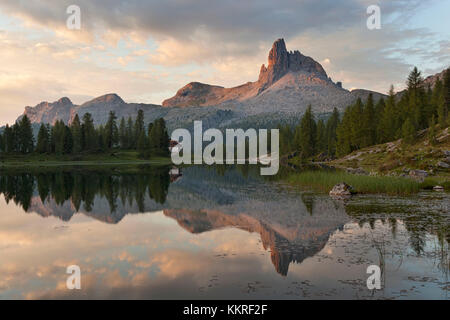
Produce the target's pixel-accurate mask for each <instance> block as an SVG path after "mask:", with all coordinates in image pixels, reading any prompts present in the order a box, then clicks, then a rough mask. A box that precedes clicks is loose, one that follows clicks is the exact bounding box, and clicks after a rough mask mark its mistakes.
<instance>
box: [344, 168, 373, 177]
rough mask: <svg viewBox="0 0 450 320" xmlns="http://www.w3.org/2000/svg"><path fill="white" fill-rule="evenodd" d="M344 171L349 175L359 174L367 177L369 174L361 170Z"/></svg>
mask: <svg viewBox="0 0 450 320" xmlns="http://www.w3.org/2000/svg"><path fill="white" fill-rule="evenodd" d="M346 171H347V172H348V173H351V174H361V175H365V176H367V175H368V174H369V173H368V172H367V171H366V170H364V169H363V168H347V169H346Z"/></svg>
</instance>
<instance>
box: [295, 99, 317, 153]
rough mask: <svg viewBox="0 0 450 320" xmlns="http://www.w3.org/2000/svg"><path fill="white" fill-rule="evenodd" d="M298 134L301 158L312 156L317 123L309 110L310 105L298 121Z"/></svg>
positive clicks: (314, 147)
mask: <svg viewBox="0 0 450 320" xmlns="http://www.w3.org/2000/svg"><path fill="white" fill-rule="evenodd" d="M299 134H300V136H299V144H300V151H301V154H302V158H303V159H306V158H309V157H311V156H313V155H314V154H315V150H316V137H317V125H316V122H315V120H314V115H313V113H312V111H311V106H309V107H308V108H307V109H306V112H305V114H304V115H303V117H302V119H301V121H300V131H299Z"/></svg>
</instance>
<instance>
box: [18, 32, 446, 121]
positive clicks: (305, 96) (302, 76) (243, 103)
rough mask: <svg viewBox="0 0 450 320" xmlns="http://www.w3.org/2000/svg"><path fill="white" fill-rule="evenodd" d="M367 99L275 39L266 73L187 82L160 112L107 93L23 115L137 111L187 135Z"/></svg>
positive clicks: (293, 117) (42, 117) (41, 117)
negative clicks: (232, 82) (231, 80)
mask: <svg viewBox="0 0 450 320" xmlns="http://www.w3.org/2000/svg"><path fill="white" fill-rule="evenodd" d="M438 77H442V73H440V74H436V75H434V76H430V77H428V78H426V80H425V82H426V83H430V84H432V85H433V84H434V83H435V81H436V79H437V78H438ZM370 93H372V94H373V95H374V99H375V101H377V100H378V99H380V98H381V97H383V96H384V95H383V94H380V93H377V92H373V91H370V90H364V89H356V90H352V91H349V90H346V89H344V88H342V84H341V83H340V82H333V81H332V80H331V78H330V77H328V75H327V73H326V71H325V70H324V68H323V67H322V66H321V65H320V63H318V62H317V61H315V60H314V59H313V58H311V57H307V56H305V55H303V54H302V53H300V51H294V52H292V51H290V52H288V51H287V49H286V45H285V42H284V40H283V39H278V40H277V41H275V43H274V44H273V46H272V48H271V50H270V51H269V55H268V64H267V67H266V66H265V65H264V64H263V65H262V66H261V69H260V75H259V78H258V80H257V81H255V82H248V83H246V84H243V85H240V86H237V87H233V88H224V87H221V86H214V85H209V84H203V83H199V82H191V83H189V84H187V85H186V86H184V87H183V88H181V89H180V90H178V92H177V93H176V95H175V96H174V97H172V98H170V99H167V100H165V101H164V102H163V104H162V106H161V105H154V104H142V103H126V102H125V101H123V99H122V98H120V97H119V96H118V95H117V94H114V93H111V94H107V95H104V96H101V97H98V98H95V99H93V100H91V101H88V102H86V103H84V104H82V105H74V104H73V103H72V102H71V101H70V99H68V98H61V99H60V100H58V101H56V102H52V103H48V102H42V103H40V104H38V105H37V106H35V107H26V108H25V112H24V114H26V115H27V116H28V117H29V118H30V120H31V122H32V123H35V124H38V123H51V124H53V123H55V122H56V121H57V120H63V121H64V122H65V123H70V122H71V121H72V119H73V118H74V116H75V114H78V115H79V117H80V118H82V117H83V115H84V114H85V113H87V112H89V113H91V114H92V116H93V118H94V122H95V124H97V125H99V124H104V123H105V122H106V121H107V119H108V114H109V112H110V111H114V112H115V113H116V116H117V117H118V118H119V119H120V118H121V117H126V118H127V117H129V116H131V117H132V118H135V117H136V115H137V112H138V110H139V109H142V110H143V111H144V115H145V121H146V122H150V121H153V120H154V119H156V118H159V117H163V118H164V119H165V120H166V122H167V124H168V127H169V130H172V129H175V128H190V129H192V124H193V121H195V120H202V121H203V125H204V128H205V129H206V128H209V127H216V128H237V127H239V128H244V129H245V128H249V127H254V128H261V127H265V128H271V127H275V126H276V125H278V124H279V123H282V124H295V123H296V122H297V121H298V120H299V118H300V117H301V115H302V114H303V113H304V111H305V109H306V108H307V106H308V105H311V106H312V109H313V111H314V112H315V113H316V114H318V115H326V114H328V113H330V112H331V111H332V110H333V108H334V107H336V108H338V109H339V110H341V111H342V110H343V109H344V108H345V107H346V106H348V105H350V104H352V103H353V102H354V101H356V99H358V98H361V99H363V100H365V99H366V98H367V96H368V95H369V94H370ZM19 118H20V117H19Z"/></svg>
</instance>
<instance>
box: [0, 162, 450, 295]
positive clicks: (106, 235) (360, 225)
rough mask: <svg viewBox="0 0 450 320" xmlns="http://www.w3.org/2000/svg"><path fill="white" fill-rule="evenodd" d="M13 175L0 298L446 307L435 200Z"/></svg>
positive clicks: (232, 172) (447, 228)
mask: <svg viewBox="0 0 450 320" xmlns="http://www.w3.org/2000/svg"><path fill="white" fill-rule="evenodd" d="M23 170H24V171H21V170H19V169H14V170H12V171H11V170H10V171H11V172H9V171H8V172H5V171H4V170H3V171H2V172H1V173H0V193H1V194H2V195H1V196H0V299H54V298H57V299H336V298H337V299H447V300H448V299H449V289H450V282H449V271H450V256H449V241H450V196H449V194H447V193H444V192H422V193H419V194H417V195H414V196H408V197H400V196H396V197H394V196H384V195H364V196H354V197H352V198H351V199H347V200H339V199H332V198H330V197H329V196H328V195H326V194H317V193H313V192H310V191H308V190H298V189H294V188H292V187H290V186H288V185H285V184H284V183H283V182H281V181H277V180H276V179H273V178H264V177H261V176H260V175H259V170H258V168H255V167H249V166H240V167H236V166H230V167H225V166H218V167H202V166H192V167H185V168H181V169H175V168H171V167H140V168H126V167H125V168H124V167H120V166H118V167H115V168H89V169H87V168H76V167H74V168H70V169H69V168H68V169H63V168H59V169H58V170H55V169H49V168H47V169H45V170H42V171H36V172H33V170H30V171H28V172H27V171H26V169H23ZM70 265H78V266H79V267H80V270H81V290H69V289H67V287H66V280H67V278H68V277H69V276H70V275H69V274H67V273H66V268H67V267H68V266H70ZM370 265H377V266H379V267H380V269H381V273H382V274H381V289H380V290H376V289H374V290H369V289H368V287H367V283H366V281H367V278H368V277H369V276H370V274H367V268H368V266H370Z"/></svg>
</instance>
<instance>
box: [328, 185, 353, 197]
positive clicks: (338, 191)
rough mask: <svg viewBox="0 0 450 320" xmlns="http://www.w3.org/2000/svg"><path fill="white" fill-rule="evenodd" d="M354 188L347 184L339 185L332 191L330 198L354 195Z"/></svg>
mask: <svg viewBox="0 0 450 320" xmlns="http://www.w3.org/2000/svg"><path fill="white" fill-rule="evenodd" d="M353 193H354V192H353V188H352V187H351V186H349V185H348V184H346V183H345V182H341V183H338V184H337V185H335V186H334V187H333V189H331V191H330V196H350V195H352V194H353Z"/></svg>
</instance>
